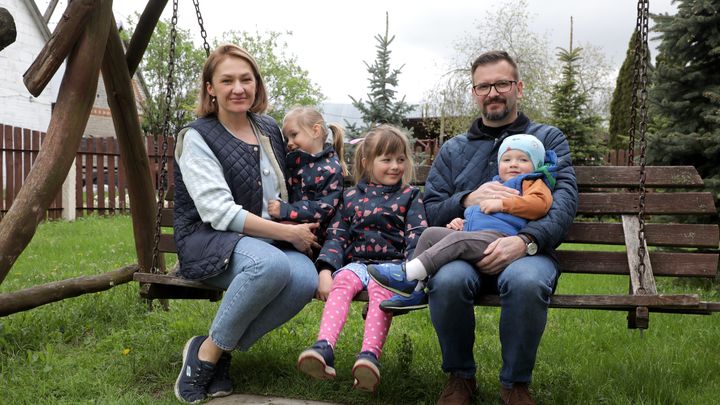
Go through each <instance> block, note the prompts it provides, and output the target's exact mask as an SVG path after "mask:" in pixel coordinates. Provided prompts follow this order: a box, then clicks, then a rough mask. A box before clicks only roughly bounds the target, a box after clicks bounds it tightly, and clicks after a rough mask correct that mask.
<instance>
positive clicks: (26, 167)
mask: <svg viewBox="0 0 720 405" xmlns="http://www.w3.org/2000/svg"><path fill="white" fill-rule="evenodd" d="M22 138H23V153H22V155H23V179H26V178H27V176H28V174H30V169H31V168H32V155H33V148H32V131H31V130H30V129H28V128H24V129H23V134H22Z"/></svg>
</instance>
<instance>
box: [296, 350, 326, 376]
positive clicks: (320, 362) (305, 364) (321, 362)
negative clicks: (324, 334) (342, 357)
mask: <svg viewBox="0 0 720 405" xmlns="http://www.w3.org/2000/svg"><path fill="white" fill-rule="evenodd" d="M334 366H335V354H334V353H333V348H332V346H330V343H328V341H327V340H318V341H317V342H315V344H314V345H312V346H310V348H309V349H307V350H305V351H304V352H302V353H300V357H298V361H297V365H296V367H297V369H298V370H300V371H301V372H303V373H305V374H307V375H309V376H310V377H312V378H316V379H318V380H332V379H333V378H335V369H334V368H333V367H334Z"/></svg>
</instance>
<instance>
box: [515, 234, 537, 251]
mask: <svg viewBox="0 0 720 405" xmlns="http://www.w3.org/2000/svg"><path fill="white" fill-rule="evenodd" d="M518 236H519V237H520V239H522V240H523V242H525V254H527V255H528V256H533V255H535V254H536V253H537V251H538V245H537V243H535V241H534V240H532V239H531V238H530V236H528V235H527V234H524V233H519V234H518Z"/></svg>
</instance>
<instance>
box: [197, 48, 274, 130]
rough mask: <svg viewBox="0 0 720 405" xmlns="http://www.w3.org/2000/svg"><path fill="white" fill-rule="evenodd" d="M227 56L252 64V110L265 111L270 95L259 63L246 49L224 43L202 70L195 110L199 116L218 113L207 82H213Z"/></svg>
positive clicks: (216, 49) (209, 57)
mask: <svg viewBox="0 0 720 405" xmlns="http://www.w3.org/2000/svg"><path fill="white" fill-rule="evenodd" d="M226 58H240V59H242V60H244V61H246V62H247V63H249V64H250V66H252V70H253V74H254V76H255V83H256V86H255V100H254V101H253V104H252V106H250V111H251V112H254V113H256V114H262V113H264V112H265V111H266V110H267V108H268V95H267V90H266V89H265V82H264V81H263V79H262V76H261V75H260V68H258V64H257V62H256V61H255V58H253V57H252V56H251V55H250V54H249V53H248V52H247V51H246V50H244V49H242V48H240V47H239V46H237V45H233V44H223V45H220V46H218V47H217V48H215V50H214V51H212V52H211V53H210V56H208V58H207V60H206V61H205V65H204V66H203V70H202V80H201V81H200V100H199V102H198V106H197V110H196V111H195V112H196V113H197V115H198V116H199V117H206V116H208V115H212V114H217V112H218V106H217V103H215V102H213V97H212V96H211V95H210V93H208V91H207V84H208V83H210V84H212V78H213V75H214V74H215V69H216V68H217V65H218V64H220V62H222V61H223V60H225V59H226Z"/></svg>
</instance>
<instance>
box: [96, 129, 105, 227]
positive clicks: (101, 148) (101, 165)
mask: <svg viewBox="0 0 720 405" xmlns="http://www.w3.org/2000/svg"><path fill="white" fill-rule="evenodd" d="M96 150H97V151H98V152H99V153H97V154H96V155H95V160H96V162H97V169H96V173H97V174H96V178H97V181H96V182H95V186H96V188H95V189H96V190H97V207H98V214H99V215H105V154H106V153H107V144H106V142H105V139H104V138H98V139H97V146H96Z"/></svg>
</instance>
